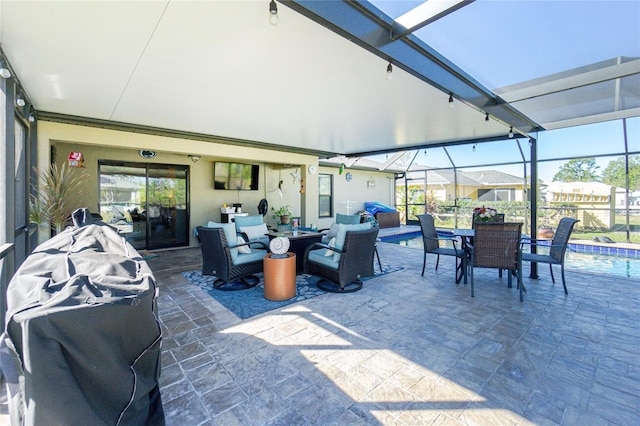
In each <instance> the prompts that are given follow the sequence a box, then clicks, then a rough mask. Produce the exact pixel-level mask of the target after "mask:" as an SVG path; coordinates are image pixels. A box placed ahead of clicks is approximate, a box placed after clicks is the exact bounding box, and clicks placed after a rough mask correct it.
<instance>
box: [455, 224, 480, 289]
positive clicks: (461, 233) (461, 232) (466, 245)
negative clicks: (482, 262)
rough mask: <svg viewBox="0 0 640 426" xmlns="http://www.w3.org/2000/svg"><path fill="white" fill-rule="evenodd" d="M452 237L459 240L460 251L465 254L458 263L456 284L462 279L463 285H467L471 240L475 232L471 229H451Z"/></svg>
mask: <svg viewBox="0 0 640 426" xmlns="http://www.w3.org/2000/svg"><path fill="white" fill-rule="evenodd" d="M452 234H453V236H454V237H459V238H460V244H461V247H462V250H463V251H464V252H465V256H463V257H462V262H460V266H459V268H458V269H459V271H460V274H458V271H456V284H460V281H462V279H463V278H464V283H465V284H466V283H467V270H468V268H469V262H471V249H470V245H471V238H473V237H474V236H475V235H476V230H475V229H472V228H453V232H452Z"/></svg>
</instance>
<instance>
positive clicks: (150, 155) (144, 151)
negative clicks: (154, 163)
mask: <svg viewBox="0 0 640 426" xmlns="http://www.w3.org/2000/svg"><path fill="white" fill-rule="evenodd" d="M138 154H140V157H142V158H153V157H155V156H156V152H155V151H149V150H147V149H141V150H140V151H138Z"/></svg>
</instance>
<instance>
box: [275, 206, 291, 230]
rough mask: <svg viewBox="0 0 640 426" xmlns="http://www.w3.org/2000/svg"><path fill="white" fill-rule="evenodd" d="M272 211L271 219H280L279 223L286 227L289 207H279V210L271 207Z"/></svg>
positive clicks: (289, 211) (289, 215)
mask: <svg viewBox="0 0 640 426" xmlns="http://www.w3.org/2000/svg"><path fill="white" fill-rule="evenodd" d="M271 210H272V211H273V218H274V219H277V218H280V223H281V224H282V225H287V224H288V223H289V221H290V220H291V214H292V213H291V206H281V207H279V208H277V209H276V208H274V207H271Z"/></svg>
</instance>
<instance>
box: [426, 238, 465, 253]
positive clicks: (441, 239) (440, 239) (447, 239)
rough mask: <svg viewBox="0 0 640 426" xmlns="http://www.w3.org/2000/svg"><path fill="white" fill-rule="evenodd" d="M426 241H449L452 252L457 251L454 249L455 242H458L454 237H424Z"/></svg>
mask: <svg viewBox="0 0 640 426" xmlns="http://www.w3.org/2000/svg"><path fill="white" fill-rule="evenodd" d="M425 238H426V239H427V240H436V241H450V242H451V243H452V244H453V249H454V250H458V248H457V247H456V242H458V240H457V239H456V237H436V238H433V237H425Z"/></svg>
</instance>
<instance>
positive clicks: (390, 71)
mask: <svg viewBox="0 0 640 426" xmlns="http://www.w3.org/2000/svg"><path fill="white" fill-rule="evenodd" d="M386 79H387V80H388V81H391V80H393V66H392V65H391V62H389V65H387V75H386Z"/></svg>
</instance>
